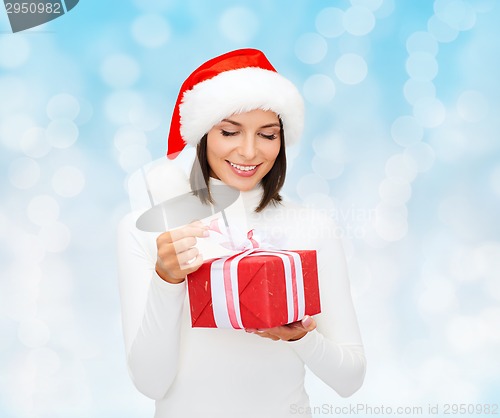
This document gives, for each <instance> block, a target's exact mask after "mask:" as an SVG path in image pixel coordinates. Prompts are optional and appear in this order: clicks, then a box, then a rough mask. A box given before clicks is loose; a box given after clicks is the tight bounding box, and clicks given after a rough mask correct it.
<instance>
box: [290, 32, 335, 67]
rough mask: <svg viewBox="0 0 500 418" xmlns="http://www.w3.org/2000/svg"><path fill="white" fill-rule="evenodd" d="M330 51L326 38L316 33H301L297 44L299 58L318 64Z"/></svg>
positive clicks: (296, 52) (296, 49) (296, 51)
mask: <svg viewBox="0 0 500 418" xmlns="http://www.w3.org/2000/svg"><path fill="white" fill-rule="evenodd" d="M327 51H328V44H327V43H326V41H325V39H324V38H323V37H322V36H320V35H318V34H316V33H306V34H304V35H301V36H300V38H299V39H298V40H297V42H296V44H295V54H296V55H297V58H298V59H299V60H301V61H302V62H303V63H305V64H317V63H319V62H321V61H322V60H323V58H324V57H325V55H326V53H327Z"/></svg>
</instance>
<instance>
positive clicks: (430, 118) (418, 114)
mask: <svg viewBox="0 0 500 418" xmlns="http://www.w3.org/2000/svg"><path fill="white" fill-rule="evenodd" d="M413 115H414V116H415V118H416V119H417V120H418V121H419V122H420V123H421V124H422V126H424V127H425V128H435V127H437V126H439V125H441V124H442V123H443V122H444V119H445V117H446V108H445V107H444V105H443V103H441V101H440V100H439V99H436V98H433V97H424V98H422V99H419V100H417V101H416V102H415V104H414V106H413Z"/></svg>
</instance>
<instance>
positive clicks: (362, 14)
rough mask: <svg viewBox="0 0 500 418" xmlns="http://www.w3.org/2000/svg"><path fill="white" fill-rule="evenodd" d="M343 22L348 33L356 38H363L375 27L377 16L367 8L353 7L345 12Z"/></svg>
mask: <svg viewBox="0 0 500 418" xmlns="http://www.w3.org/2000/svg"><path fill="white" fill-rule="evenodd" d="M342 22H343V23H344V27H345V30H346V32H349V33H350V34H351V35H355V36H363V35H367V34H368V33H370V32H371V31H372V30H373V28H374V27H375V16H373V13H372V12H371V11H370V10H368V9H367V8H366V7H358V6H352V7H350V8H348V9H347V10H346V11H345V13H344V15H343V17H342Z"/></svg>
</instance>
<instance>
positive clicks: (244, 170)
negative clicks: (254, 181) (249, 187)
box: [226, 160, 260, 177]
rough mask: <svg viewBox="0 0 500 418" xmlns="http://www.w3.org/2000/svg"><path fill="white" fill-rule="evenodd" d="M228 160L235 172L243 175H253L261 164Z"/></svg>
mask: <svg viewBox="0 0 500 418" xmlns="http://www.w3.org/2000/svg"><path fill="white" fill-rule="evenodd" d="M226 162H227V163H228V164H229V167H231V169H232V171H233V173H235V174H237V175H238V176H241V177H251V176H253V175H254V174H255V173H256V172H257V169H258V168H259V166H260V164H256V165H243V164H236V163H233V162H231V161H227V160H226Z"/></svg>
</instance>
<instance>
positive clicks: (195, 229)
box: [161, 224, 209, 242]
mask: <svg viewBox="0 0 500 418" xmlns="http://www.w3.org/2000/svg"><path fill="white" fill-rule="evenodd" d="M208 235H209V234H208V227H207V226H204V225H203V224H202V225H194V224H189V225H186V226H183V227H182V228H179V229H173V230H172V231H168V232H165V233H164V234H162V235H161V237H162V239H163V238H164V239H165V240H166V241H167V242H175V241H179V240H180V239H182V238H186V237H199V238H206V237H208Z"/></svg>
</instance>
